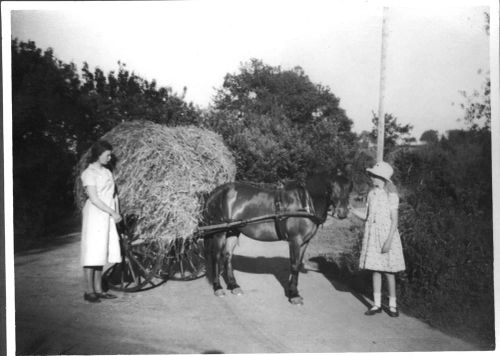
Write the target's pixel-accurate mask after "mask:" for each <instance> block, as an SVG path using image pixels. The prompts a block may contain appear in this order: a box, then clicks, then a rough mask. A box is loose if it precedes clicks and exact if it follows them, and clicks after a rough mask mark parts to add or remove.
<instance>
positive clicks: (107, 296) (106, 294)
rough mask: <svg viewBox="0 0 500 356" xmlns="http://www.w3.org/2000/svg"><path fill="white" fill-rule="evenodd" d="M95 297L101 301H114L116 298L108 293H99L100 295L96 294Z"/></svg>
mask: <svg viewBox="0 0 500 356" xmlns="http://www.w3.org/2000/svg"><path fill="white" fill-rule="evenodd" d="M96 295H97V296H98V297H99V298H101V299H115V298H117V296H116V295H114V294H110V293H104V292H101V293H96Z"/></svg>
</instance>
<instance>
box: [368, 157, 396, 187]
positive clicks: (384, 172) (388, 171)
mask: <svg viewBox="0 0 500 356" xmlns="http://www.w3.org/2000/svg"><path fill="white" fill-rule="evenodd" d="M366 170H367V171H368V172H369V173H371V174H373V175H375V176H377V177H381V178H384V179H385V180H387V181H389V182H391V177H392V174H393V173H394V170H393V169H392V167H391V165H390V164H389V163H387V162H384V161H382V162H378V163H377V164H376V165H374V166H373V168H367V169H366Z"/></svg>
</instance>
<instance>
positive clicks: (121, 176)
mask: <svg viewBox="0 0 500 356" xmlns="http://www.w3.org/2000/svg"><path fill="white" fill-rule="evenodd" d="M102 139H103V140H106V141H108V142H109V143H111V145H113V155H114V156H116V163H115V165H114V168H113V174H114V176H115V183H116V185H117V190H118V197H119V201H120V212H121V214H122V216H125V217H126V216H136V217H137V223H136V224H135V225H134V226H133V230H132V231H130V233H131V235H132V236H134V237H136V238H141V239H144V240H149V239H161V240H163V241H164V242H172V241H173V240H174V239H177V238H183V239H186V238H190V237H192V236H193V233H194V231H195V230H196V228H197V226H198V221H199V219H200V217H201V212H202V209H203V206H202V204H203V202H202V199H201V197H202V196H203V195H204V194H207V193H209V192H211V191H212V190H213V189H214V188H215V187H217V186H218V185H221V184H223V183H226V182H228V181H233V180H234V177H235V174H236V166H235V162H234V158H233V156H232V154H231V153H230V152H229V150H228V149H227V148H226V147H225V146H224V143H223V141H222V138H221V137H220V136H219V135H217V134H215V133H214V132H211V131H209V130H204V129H200V128H197V127H192V126H189V127H167V126H164V125H159V124H155V123H152V122H148V121H135V122H127V123H123V124H120V125H118V126H116V127H115V128H113V129H112V130H111V131H109V132H108V133H107V134H105V135H104V136H103V137H102ZM89 154H90V150H89V151H87V153H86V154H85V155H83V156H82V158H81V159H80V161H79V164H78V166H77V172H76V173H77V174H76V181H75V195H76V201H77V204H78V205H79V208H80V209H81V208H82V207H83V203H84V202H85V199H86V196H85V191H84V189H83V187H82V182H81V179H80V175H81V173H82V172H83V170H84V169H85V168H86V167H87V164H88V163H87V161H88V156H89Z"/></svg>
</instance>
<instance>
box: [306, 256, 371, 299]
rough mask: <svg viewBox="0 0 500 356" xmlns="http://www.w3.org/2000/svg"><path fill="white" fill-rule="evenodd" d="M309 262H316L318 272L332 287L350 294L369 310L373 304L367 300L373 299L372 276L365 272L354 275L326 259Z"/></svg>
mask: <svg viewBox="0 0 500 356" xmlns="http://www.w3.org/2000/svg"><path fill="white" fill-rule="evenodd" d="M309 261H311V262H314V263H315V264H316V265H317V266H318V267H317V270H316V271H317V272H319V273H321V274H323V275H324V276H325V278H326V279H328V281H329V282H330V283H331V284H332V286H333V287H334V288H335V289H336V290H338V291H340V292H349V293H351V294H352V295H353V296H354V297H355V298H356V299H357V300H359V301H360V302H361V303H362V304H363V305H365V306H366V307H367V308H370V307H371V304H370V303H369V302H368V301H367V299H371V297H370V296H371V295H372V290H371V275H370V274H369V273H365V272H358V273H352V272H350V271H347V270H346V269H341V268H339V266H338V265H337V264H336V263H335V262H333V261H328V260H327V259H325V258H324V257H321V256H320V257H313V258H311V259H310V260H309Z"/></svg>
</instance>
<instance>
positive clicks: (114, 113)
mask: <svg viewBox="0 0 500 356" xmlns="http://www.w3.org/2000/svg"><path fill="white" fill-rule="evenodd" d="M11 46H12V114H13V115H12V116H13V124H12V131H13V132H12V142H13V174H14V197H15V201H14V220H15V222H14V228H15V234H16V240H17V237H27V238H34V237H36V236H37V235H39V234H41V233H44V232H45V231H44V230H45V228H46V226H48V225H50V224H51V223H54V222H56V221H57V219H59V218H60V217H61V216H63V215H64V214H67V212H68V211H71V210H72V209H71V208H72V186H73V180H74V177H73V167H74V166H75V163H76V160H77V158H78V157H79V156H80V155H81V154H82V153H83V152H84V151H85V150H86V149H88V147H89V146H90V145H91V144H92V143H93V142H94V141H95V140H96V139H97V138H99V137H100V136H102V134H104V133H105V132H107V131H109V130H110V129H111V128H112V127H114V126H115V125H116V124H117V123H120V122H123V121H127V120H150V121H154V122H159V123H163V124H167V125H177V124H193V123H197V122H198V121H199V118H200V113H199V110H198V109H197V108H195V107H194V106H193V105H192V104H191V103H189V104H188V103H186V102H185V101H184V99H183V96H178V95H177V94H175V93H173V92H172V90H171V89H170V88H163V87H161V88H157V87H156V83H155V81H152V82H148V81H146V80H144V79H142V78H140V77H138V76H137V75H135V74H134V73H130V72H129V71H128V70H127V69H126V66H125V65H124V64H121V63H119V69H118V72H117V73H114V72H110V73H109V74H107V75H105V74H104V73H103V72H102V71H101V70H100V69H99V68H96V69H95V70H94V72H91V71H90V69H89V67H88V65H87V64H84V66H83V69H82V76H81V77H80V75H79V74H78V71H77V68H76V66H75V65H74V64H73V63H70V64H66V63H63V62H62V61H60V60H58V59H57V58H55V57H54V53H53V51H52V49H50V48H49V49H47V50H45V51H42V50H41V49H39V48H37V47H36V45H35V43H34V42H32V41H30V42H19V41H17V40H13V41H12V43H11Z"/></svg>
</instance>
